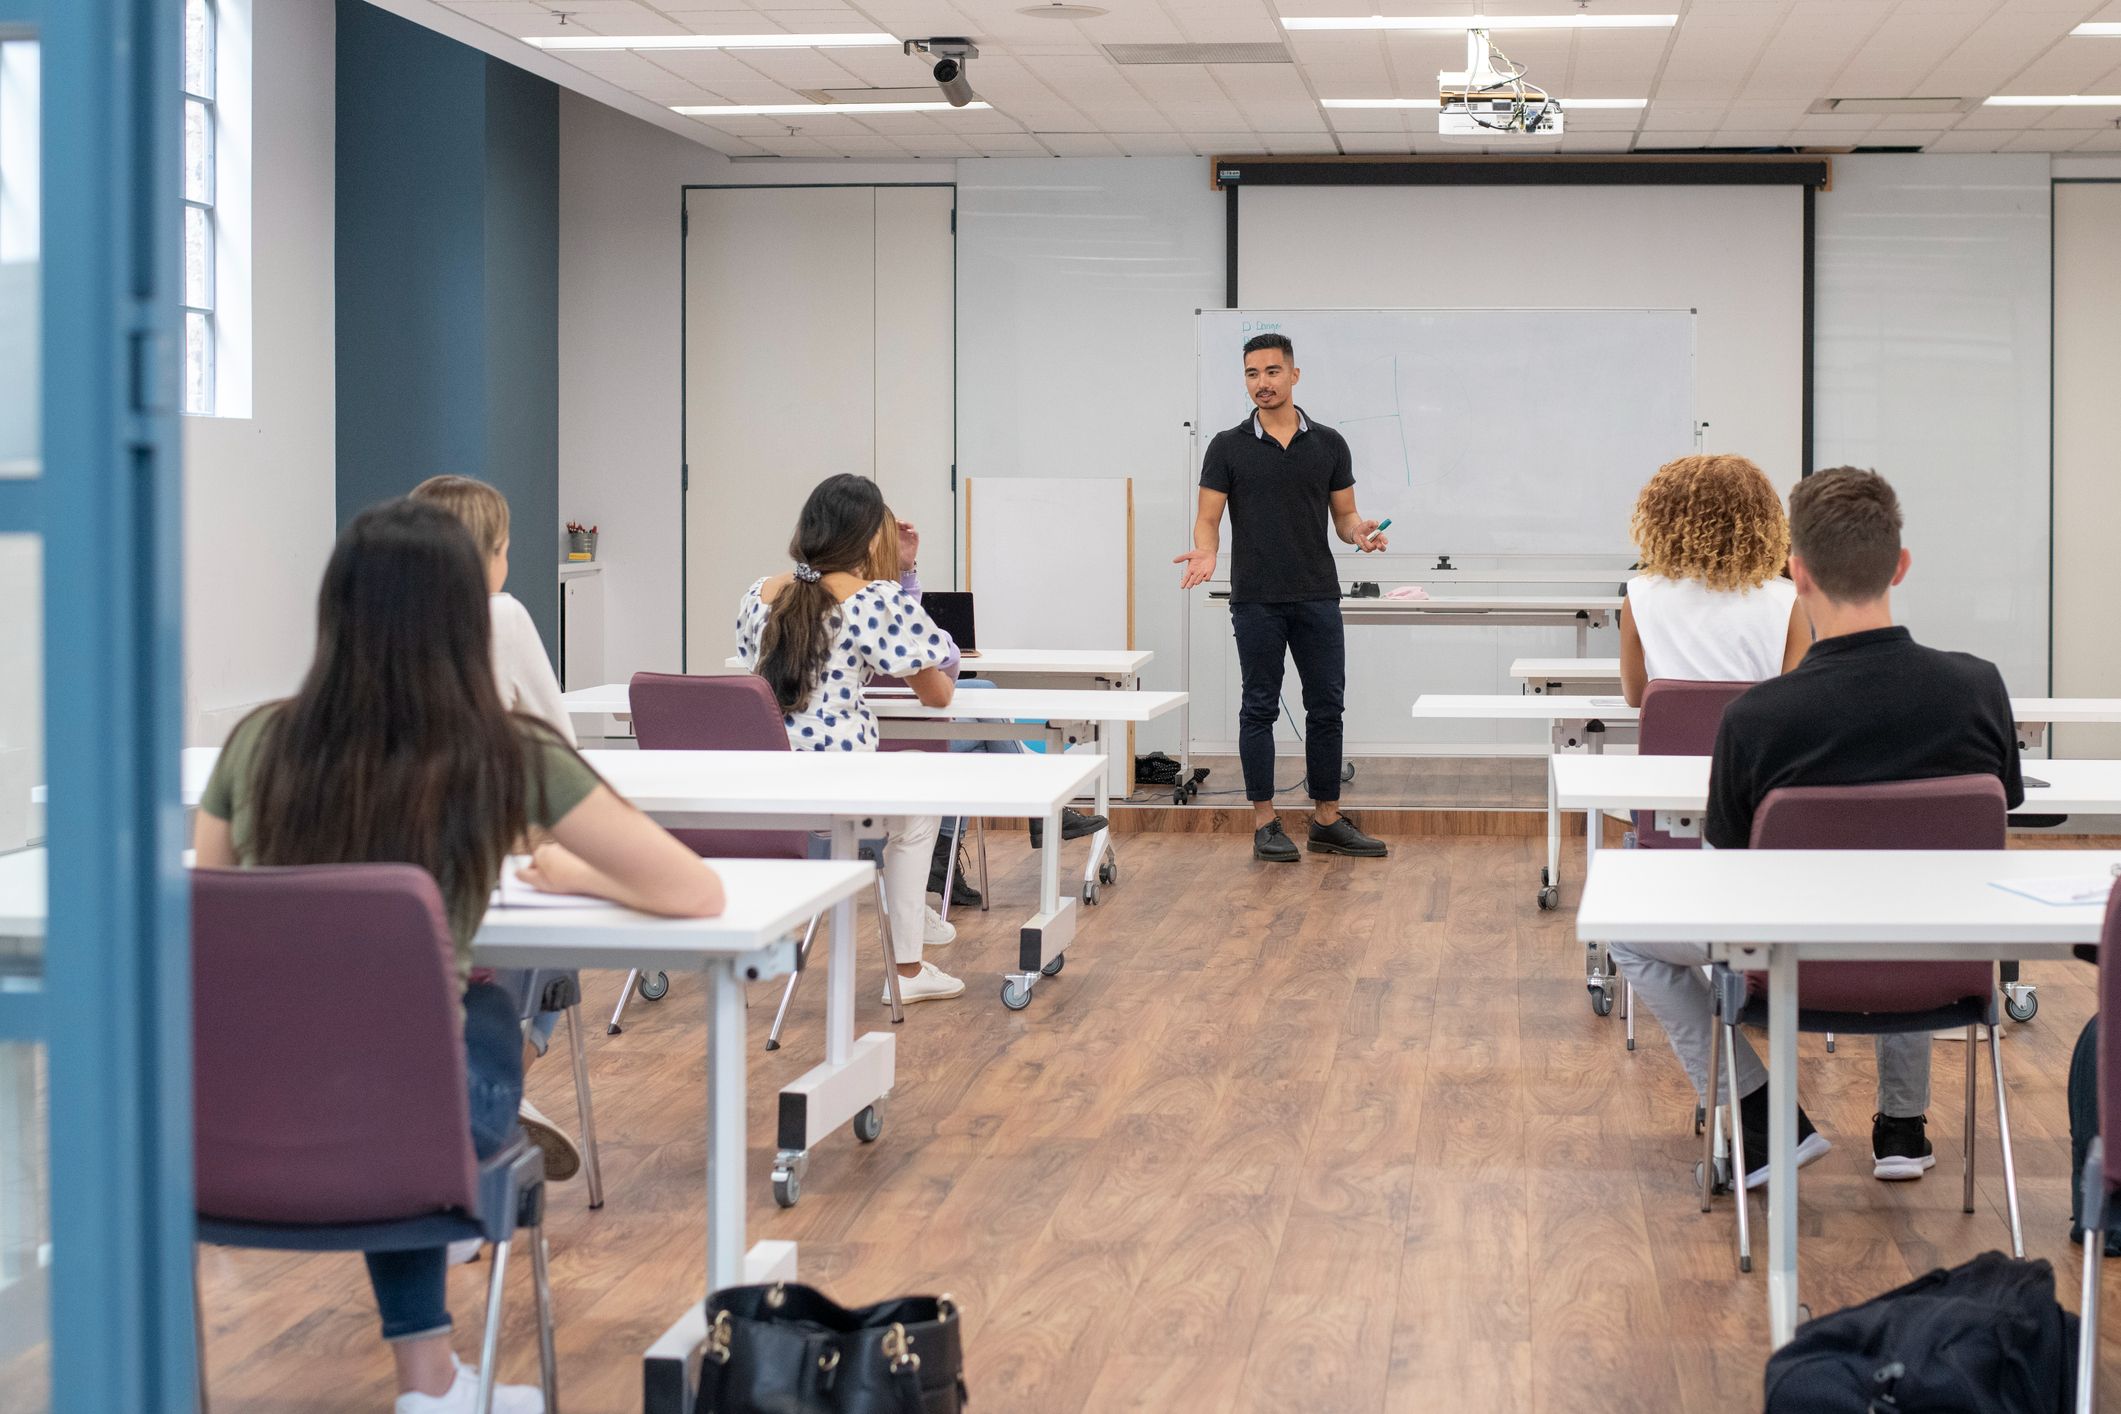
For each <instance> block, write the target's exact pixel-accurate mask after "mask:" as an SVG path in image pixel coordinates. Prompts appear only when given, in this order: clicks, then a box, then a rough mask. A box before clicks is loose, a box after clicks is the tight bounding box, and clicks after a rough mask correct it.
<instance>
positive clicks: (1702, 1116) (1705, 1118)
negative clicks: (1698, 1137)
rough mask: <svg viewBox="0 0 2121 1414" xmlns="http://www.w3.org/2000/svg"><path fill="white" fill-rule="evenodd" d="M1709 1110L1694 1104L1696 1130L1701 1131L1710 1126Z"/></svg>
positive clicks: (1697, 1132) (1696, 1131)
mask: <svg viewBox="0 0 2121 1414" xmlns="http://www.w3.org/2000/svg"><path fill="white" fill-rule="evenodd" d="M1708 1123H1709V1112H1708V1111H1707V1110H1706V1109H1704V1108H1703V1107H1702V1106H1700V1105H1696V1106H1694V1132H1695V1133H1696V1134H1699V1133H1701V1131H1702V1130H1704V1129H1706V1128H1707V1127H1708Z"/></svg>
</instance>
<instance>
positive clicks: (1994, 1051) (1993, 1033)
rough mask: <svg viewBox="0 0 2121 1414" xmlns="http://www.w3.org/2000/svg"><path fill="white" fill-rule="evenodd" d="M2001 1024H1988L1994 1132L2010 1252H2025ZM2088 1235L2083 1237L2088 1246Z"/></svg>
mask: <svg viewBox="0 0 2121 1414" xmlns="http://www.w3.org/2000/svg"><path fill="white" fill-rule="evenodd" d="M2002 1029H2003V1028H2002V1027H2000V1026H1993V1025H1992V1026H1990V1027H1989V1028H1988V1054H1989V1061H1990V1064H1991V1066H1992V1068H1993V1069H1994V1071H1995V1079H1996V1133H1997V1135H1998V1136H1999V1137H2000V1138H2001V1139H2002V1141H2003V1200H2004V1206H2005V1207H2006V1208H2008V1209H2009V1211H2010V1217H2011V1255H2012V1256H2013V1257H2018V1258H2023V1257H2024V1256H2025V1225H2024V1223H2023V1222H2022V1221H2021V1220H2020V1217H2019V1214H2018V1164H2017V1160H2016V1159H2014V1158H2013V1157H2012V1156H2011V1112H2010V1101H2009V1100H2007V1099H2005V1098H2004V1094H2003V1047H2002V1045H2001V1036H2000V1034H1999V1033H2000V1032H2001V1031H2002ZM2090 1243H2091V1239H2090V1238H2086V1239H2085V1245H2086V1246H2089V1245H2090Z"/></svg>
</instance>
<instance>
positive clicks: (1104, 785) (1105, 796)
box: [1046, 722, 1126, 904]
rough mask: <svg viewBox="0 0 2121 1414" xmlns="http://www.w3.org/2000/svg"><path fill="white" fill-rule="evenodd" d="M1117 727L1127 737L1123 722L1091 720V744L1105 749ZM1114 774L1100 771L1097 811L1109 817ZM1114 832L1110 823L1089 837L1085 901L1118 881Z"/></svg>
mask: <svg viewBox="0 0 2121 1414" xmlns="http://www.w3.org/2000/svg"><path fill="white" fill-rule="evenodd" d="M1115 730H1117V732H1118V735H1119V739H1120V740H1125V739H1126V730H1125V728H1124V727H1123V726H1122V725H1121V724H1120V723H1118V722H1092V723H1091V724H1090V742H1091V745H1092V746H1094V747H1096V748H1097V749H1099V750H1103V749H1104V746H1105V743H1106V742H1108V741H1111V740H1112V739H1113V737H1114V732H1115ZM1111 777H1112V773H1111V772H1110V771H1100V772H1098V775H1097V806H1096V813H1097V814H1099V815H1102V816H1104V817H1105V819H1107V820H1110V819H1111V818H1112V788H1111V786H1112V782H1111ZM1111 834H1112V828H1111V826H1110V825H1107V826H1106V827H1105V828H1104V829H1102V830H1099V831H1098V832H1097V833H1096V834H1094V835H1092V836H1091V837H1090V857H1089V858H1088V859H1086V860H1085V861H1083V902H1084V903H1090V904H1094V903H1096V902H1097V892H1098V889H1099V888H1100V887H1102V886H1105V885H1109V884H1116V883H1118V882H1119V855H1118V852H1117V851H1115V850H1114V849H1113V848H1112V841H1111V838H1110V836H1111ZM1046 838H1047V839H1049V840H1050V839H1053V838H1054V836H1052V835H1048V836H1046Z"/></svg>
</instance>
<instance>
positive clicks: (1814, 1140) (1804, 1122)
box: [1738, 1085, 1834, 1188]
mask: <svg viewBox="0 0 2121 1414" xmlns="http://www.w3.org/2000/svg"><path fill="white" fill-rule="evenodd" d="M1767 1109H1768V1101H1767V1086H1765V1085H1763V1086H1761V1087H1760V1088H1759V1089H1758V1090H1755V1091H1754V1092H1753V1093H1752V1094H1750V1095H1742V1096H1740V1097H1739V1100H1738V1127H1739V1129H1740V1130H1741V1131H1743V1133H1744V1134H1745V1168H1746V1173H1745V1186H1746V1187H1747V1188H1761V1187H1764V1186H1766V1184H1767V1181H1768V1139H1767ZM1833 1147H1834V1146H1833V1143H1832V1142H1831V1141H1830V1140H1828V1138H1827V1137H1826V1136H1825V1135H1824V1134H1821V1133H1820V1132H1819V1131H1818V1130H1816V1129H1814V1128H1813V1127H1812V1117H1811V1116H1810V1115H1808V1114H1806V1113H1805V1112H1804V1108H1803V1106H1801V1105H1800V1106H1799V1107H1798V1109H1797V1167H1798V1168H1803V1167H1804V1166H1805V1165H1806V1164H1809V1163H1812V1162H1814V1161H1816V1160H1818V1159H1820V1158H1822V1157H1824V1156H1825V1154H1826V1152H1827V1151H1828V1150H1829V1149H1831V1148H1833Z"/></svg>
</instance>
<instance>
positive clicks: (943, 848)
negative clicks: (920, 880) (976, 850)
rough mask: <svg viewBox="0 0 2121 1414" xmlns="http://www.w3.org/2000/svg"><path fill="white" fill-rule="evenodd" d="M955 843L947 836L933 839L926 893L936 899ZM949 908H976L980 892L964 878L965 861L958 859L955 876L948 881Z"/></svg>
mask: <svg viewBox="0 0 2121 1414" xmlns="http://www.w3.org/2000/svg"><path fill="white" fill-rule="evenodd" d="M956 844H957V841H956V840H955V839H953V838H952V837H950V836H948V835H937V836H936V837H935V855H934V857H933V858H931V859H930V860H929V861H928V892H929V893H931V894H935V895H937V896H938V897H940V896H941V895H942V892H943V875H944V874H945V873H946V872H947V871H948V870H949V868H950V851H951V850H952V849H953V848H955V847H956ZM950 906H951V907H952V908H978V907H979V906H980V891H979V890H978V889H975V888H973V887H972V884H971V882H970V881H969V880H967V879H966V878H965V861H964V860H963V859H962V858H960V859H959V860H958V864H957V874H956V876H955V877H953V878H952V879H951V880H950Z"/></svg>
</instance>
